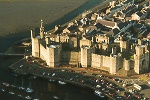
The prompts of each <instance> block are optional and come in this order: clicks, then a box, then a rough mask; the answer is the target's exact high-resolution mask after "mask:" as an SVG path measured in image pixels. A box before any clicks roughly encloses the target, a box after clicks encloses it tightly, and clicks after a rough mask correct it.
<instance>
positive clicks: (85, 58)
mask: <svg viewBox="0 0 150 100" xmlns="http://www.w3.org/2000/svg"><path fill="white" fill-rule="evenodd" d="M91 54H92V50H91V48H90V47H88V46H82V47H81V65H82V67H86V68H87V67H90V66H91Z"/></svg>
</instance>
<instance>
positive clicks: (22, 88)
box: [18, 78, 25, 90]
mask: <svg viewBox="0 0 150 100" xmlns="http://www.w3.org/2000/svg"><path fill="white" fill-rule="evenodd" d="M18 89H20V90H24V89H25V88H24V87H23V78H22V82H21V86H20V87H18Z"/></svg>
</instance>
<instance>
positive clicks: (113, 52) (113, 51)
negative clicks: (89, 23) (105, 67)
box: [112, 47, 117, 55]
mask: <svg viewBox="0 0 150 100" xmlns="http://www.w3.org/2000/svg"><path fill="white" fill-rule="evenodd" d="M116 52H117V49H116V47H113V48H112V54H113V55H115V54H116Z"/></svg>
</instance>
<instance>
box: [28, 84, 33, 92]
mask: <svg viewBox="0 0 150 100" xmlns="http://www.w3.org/2000/svg"><path fill="white" fill-rule="evenodd" d="M26 92H28V93H31V92H33V90H32V89H31V83H29V87H28V88H27V89H26Z"/></svg>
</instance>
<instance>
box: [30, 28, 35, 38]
mask: <svg viewBox="0 0 150 100" xmlns="http://www.w3.org/2000/svg"><path fill="white" fill-rule="evenodd" d="M32 38H35V30H34V29H32V30H31V39H32Z"/></svg>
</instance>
